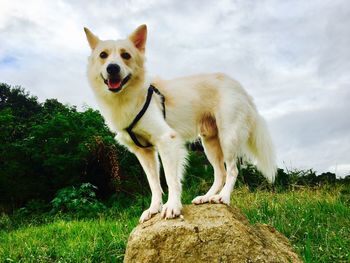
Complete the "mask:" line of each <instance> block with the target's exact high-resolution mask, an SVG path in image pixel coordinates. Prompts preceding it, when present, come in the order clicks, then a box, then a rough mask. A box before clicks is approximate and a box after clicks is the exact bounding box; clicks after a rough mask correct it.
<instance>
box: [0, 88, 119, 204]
mask: <svg viewBox="0 0 350 263" xmlns="http://www.w3.org/2000/svg"><path fill="white" fill-rule="evenodd" d="M0 138H1V143H0V166H1V169H0V211H1V210H4V209H5V208H6V209H9V208H16V207H20V206H23V205H25V204H26V203H28V202H29V201H30V200H33V199H36V200H45V201H46V202H48V201H50V200H51V199H52V197H53V196H54V194H55V193H56V191H57V190H59V189H61V188H64V187H68V186H71V185H77V184H81V183H83V182H91V183H93V184H94V185H96V186H98V187H99V188H101V189H103V190H104V192H106V193H109V194H110V193H112V192H115V188H116V185H117V184H118V182H117V180H118V179H120V178H119V177H118V175H117V174H116V173H117V172H118V171H119V170H118V167H116V158H117V150H116V149H115V147H116V146H115V142H114V139H113V134H112V133H111V132H110V131H109V130H108V128H107V126H106V125H105V123H104V120H103V118H102V116H101V115H100V114H99V113H98V112H97V111H95V110H92V109H87V110H85V111H84V112H78V111H77V110H76V108H75V107H70V106H66V105H63V104H61V103H60V102H58V101H57V100H54V99H51V100H46V101H45V102H44V103H39V102H38V101H37V99H36V98H35V97H31V96H30V95H29V94H28V93H25V92H24V90H23V89H21V88H11V87H9V86H8V85H6V84H1V85H0ZM96 153H98V154H96ZM104 156H109V157H110V158H102V157H104ZM92 167H93V168H94V169H92ZM116 170H118V171H117V172H116ZM111 176H113V178H111ZM1 208H2V209H1Z"/></svg>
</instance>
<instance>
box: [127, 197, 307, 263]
mask: <svg viewBox="0 0 350 263" xmlns="http://www.w3.org/2000/svg"><path fill="white" fill-rule="evenodd" d="M124 262H125V263H131V262H132V263H136V262H142V263H146V262H152V263H156V262H176V263H178V262H212V263H214V262H247V263H248V262H302V261H301V260H300V258H299V257H298V256H297V254H296V253H294V252H293V250H292V248H291V245H290V244H289V242H288V240H287V238H286V237H284V236H283V235H282V234H280V233H279V232H277V231H276V230H275V229H274V228H273V227H271V226H268V225H263V224H256V225H251V224H249V222H248V220H247V218H246V217H245V216H244V215H243V214H242V213H241V212H240V211H239V210H238V209H237V208H232V207H229V206H226V205H218V204H215V205H214V204H204V205H198V206H195V205H188V206H185V207H184V209H183V217H182V218H177V219H173V220H164V219H161V218H160V216H159V215H156V216H155V217H153V218H152V219H151V220H149V221H147V222H145V223H143V224H140V225H138V226H137V227H136V228H135V229H134V230H133V231H132V233H131V234H130V237H129V241H128V244H127V249H126V254H125V258H124Z"/></svg>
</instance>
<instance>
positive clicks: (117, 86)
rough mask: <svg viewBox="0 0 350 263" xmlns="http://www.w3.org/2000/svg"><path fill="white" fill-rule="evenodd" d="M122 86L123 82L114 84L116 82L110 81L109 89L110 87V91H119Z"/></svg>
mask: <svg viewBox="0 0 350 263" xmlns="http://www.w3.org/2000/svg"><path fill="white" fill-rule="evenodd" d="M120 84H121V81H119V82H114V81H110V80H108V87H109V88H110V89H119V87H120Z"/></svg>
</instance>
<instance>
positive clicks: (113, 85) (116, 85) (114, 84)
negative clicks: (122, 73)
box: [101, 74, 131, 92]
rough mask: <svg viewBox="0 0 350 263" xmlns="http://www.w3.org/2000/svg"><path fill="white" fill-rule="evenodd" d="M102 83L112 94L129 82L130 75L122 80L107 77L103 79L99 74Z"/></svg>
mask: <svg viewBox="0 0 350 263" xmlns="http://www.w3.org/2000/svg"><path fill="white" fill-rule="evenodd" d="M101 77H102V79H103V82H104V83H105V84H106V85H107V86H108V89H109V90H110V91H112V92H119V91H120V90H121V89H122V87H123V86H124V85H125V84H126V83H127V82H128V81H129V80H130V78H131V74H129V75H127V76H126V77H125V78H124V79H120V78H116V77H109V78H108V79H105V78H104V77H103V75H102V74H101Z"/></svg>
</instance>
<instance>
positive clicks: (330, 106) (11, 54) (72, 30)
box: [0, 0, 350, 176]
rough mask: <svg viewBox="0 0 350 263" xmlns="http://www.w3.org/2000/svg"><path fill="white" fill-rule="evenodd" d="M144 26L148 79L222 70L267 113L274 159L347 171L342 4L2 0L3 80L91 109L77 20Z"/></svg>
mask: <svg viewBox="0 0 350 263" xmlns="http://www.w3.org/2000/svg"><path fill="white" fill-rule="evenodd" d="M143 23H146V24H147V25H148V29H149V35H148V43H147V45H148V46H147V51H146V52H147V68H148V72H149V74H150V75H159V76H161V77H164V78H173V77H177V76H182V75H188V74H194V73H203V72H218V71H221V72H225V73H227V74H229V75H231V76H232V77H233V78H235V79H237V80H238V81H240V82H241V83H242V84H243V86H244V87H245V88H246V89H247V90H248V92H249V93H250V94H251V95H252V96H253V97H254V98H255V102H256V104H257V106H258V109H259V110H260V112H261V113H262V115H263V116H264V117H265V118H266V119H267V121H268V123H269V126H270V130H271V133H272V135H273V138H274V141H275V144H276V148H277V153H278V160H279V165H280V166H281V167H283V168H288V169H293V168H298V169H300V168H303V169H308V168H313V169H315V170H316V171H317V172H323V171H328V170H329V171H332V172H336V173H337V175H338V176H343V175H345V174H350V116H349V115H350V48H349V47H350V2H349V1H347V0H332V1H327V0H322V1H317V0H310V1H298V0H293V1H292V0H279V1H278V0H261V1H260V0H259V1H258V0H255V1H253V0H236V1H228V0H227V1H225V0H223V1H221V0H217V1H214V0H212V1H209V0H206V1H204V0H195V1H179V0H170V1H160V0H159V1H157V0H144V1H143V0H133V1H131V0H130V1H121V0H120V1H116V0H115V1H111V0H105V1H82V0H77V1H69V0H57V1H46V0H27V1H20V0H0V82H6V83H8V84H11V85H21V86H23V87H24V88H25V89H27V90H29V91H30V92H31V93H32V94H33V95H36V96H37V97H38V98H39V99H40V101H44V100H45V99H46V98H57V99H59V100H60V101H62V102H64V103H69V104H72V105H77V106H78V107H79V108H83V107H85V106H86V105H88V106H91V107H94V108H96V103H95V101H94V98H93V95H92V92H91V90H90V88H89V86H88V83H87V78H86V62H87V57H88V55H89V52H90V50H89V46H88V44H87V42H86V40H85V35H84V32H83V27H84V26H87V27H88V28H90V29H91V30H92V31H93V32H94V33H95V34H97V35H98V36H99V37H100V38H102V39H118V38H123V37H125V36H126V35H128V34H129V33H130V32H131V31H132V30H133V29H134V28H136V27H137V26H138V25H140V24H143Z"/></svg>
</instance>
